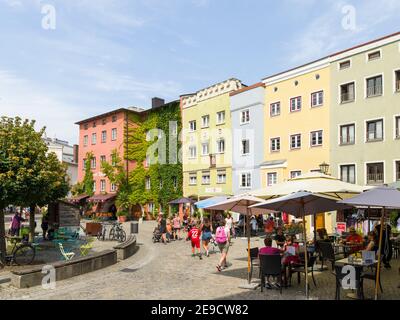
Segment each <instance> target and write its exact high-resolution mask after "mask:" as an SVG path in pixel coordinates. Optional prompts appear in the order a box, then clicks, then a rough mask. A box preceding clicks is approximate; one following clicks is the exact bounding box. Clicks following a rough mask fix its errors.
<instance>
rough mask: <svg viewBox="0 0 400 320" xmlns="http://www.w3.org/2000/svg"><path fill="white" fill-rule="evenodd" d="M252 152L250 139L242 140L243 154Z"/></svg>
mask: <svg viewBox="0 0 400 320" xmlns="http://www.w3.org/2000/svg"><path fill="white" fill-rule="evenodd" d="M249 153H250V140H242V155H247V154H249Z"/></svg>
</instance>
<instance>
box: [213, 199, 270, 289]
mask: <svg viewBox="0 0 400 320" xmlns="http://www.w3.org/2000/svg"><path fill="white" fill-rule="evenodd" d="M263 201H264V200H263V199H260V198H256V197H253V196H251V195H249V194H242V195H238V196H234V197H231V198H229V199H228V200H225V201H222V202H220V203H218V204H215V205H211V206H209V207H206V208H205V209H209V210H224V211H233V212H238V213H242V214H245V215H247V216H249V215H251V214H257V213H265V212H271V211H270V210H265V209H261V208H254V209H250V206H252V205H254V204H256V203H260V202H263ZM246 220H247V223H246V225H247V226H246V228H247V279H248V283H249V284H250V282H251V279H250V264H251V261H250V232H249V230H250V219H248V218H247V219H246Z"/></svg>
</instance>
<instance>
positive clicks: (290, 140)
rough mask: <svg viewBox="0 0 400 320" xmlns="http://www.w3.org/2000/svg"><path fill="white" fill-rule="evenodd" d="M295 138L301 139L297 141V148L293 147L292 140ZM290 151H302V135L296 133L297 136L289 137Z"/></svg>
mask: <svg viewBox="0 0 400 320" xmlns="http://www.w3.org/2000/svg"><path fill="white" fill-rule="evenodd" d="M294 137H300V140H297V139H296V141H295V142H296V143H295V144H296V146H295V147H293V146H292V138H294ZM299 142H300V145H298V143H299ZM289 147H290V148H289V149H290V150H299V149H301V133H295V134H291V135H290V136H289Z"/></svg>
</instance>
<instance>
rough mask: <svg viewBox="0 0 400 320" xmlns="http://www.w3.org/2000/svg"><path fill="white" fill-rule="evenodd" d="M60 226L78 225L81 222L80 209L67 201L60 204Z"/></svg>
mask: <svg viewBox="0 0 400 320" xmlns="http://www.w3.org/2000/svg"><path fill="white" fill-rule="evenodd" d="M58 215H59V226H60V227H78V226H79V224H80V215H79V209H78V208H77V207H75V206H72V205H70V204H68V203H65V202H59V204H58Z"/></svg>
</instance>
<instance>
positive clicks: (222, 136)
mask: <svg viewBox="0 0 400 320" xmlns="http://www.w3.org/2000/svg"><path fill="white" fill-rule="evenodd" d="M242 87H243V85H242V83H241V82H240V81H239V80H237V79H229V80H226V81H224V82H221V83H218V84H215V85H213V86H211V87H208V88H205V89H202V90H200V91H198V92H196V93H195V94H189V95H184V96H182V97H181V111H182V127H183V129H182V150H183V151H182V166H183V193H184V196H186V197H192V198H194V199H197V200H199V199H206V198H209V197H213V196H218V195H231V194H232V193H233V190H232V137H231V129H232V124H231V115H230V97H229V94H230V93H231V92H233V91H235V90H238V89H241V88H242Z"/></svg>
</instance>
